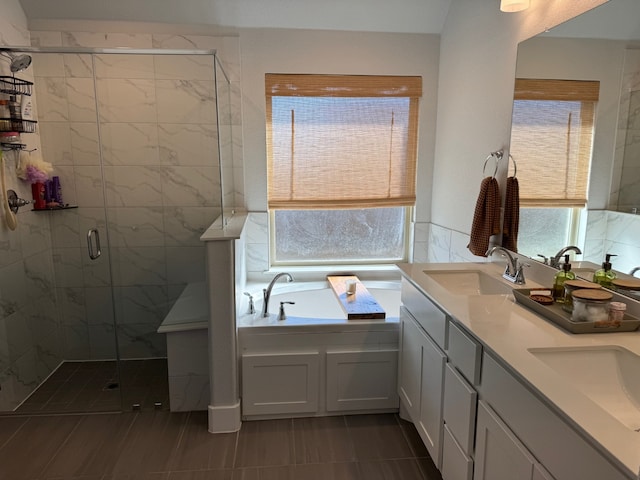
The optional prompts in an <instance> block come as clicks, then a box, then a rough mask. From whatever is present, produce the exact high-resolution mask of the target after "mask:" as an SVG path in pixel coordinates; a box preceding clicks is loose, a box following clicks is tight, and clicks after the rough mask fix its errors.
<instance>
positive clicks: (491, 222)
mask: <svg viewBox="0 0 640 480" xmlns="http://www.w3.org/2000/svg"><path fill="white" fill-rule="evenodd" d="M498 233H500V189H499V187H498V181H497V180H496V179H495V178H494V177H486V178H485V179H484V180H482V183H481V184H480V194H479V195H478V201H477V202H476V209H475V212H474V214H473V223H472V224H471V241H470V242H469V245H467V248H468V249H469V250H471V253H473V254H474V255H477V256H479V257H484V256H485V254H486V253H487V250H488V249H489V238H490V237H491V235H497V234H498Z"/></svg>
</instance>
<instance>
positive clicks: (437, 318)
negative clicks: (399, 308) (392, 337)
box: [401, 278, 447, 350]
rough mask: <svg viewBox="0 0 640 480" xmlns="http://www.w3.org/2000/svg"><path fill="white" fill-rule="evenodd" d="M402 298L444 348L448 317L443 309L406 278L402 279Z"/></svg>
mask: <svg viewBox="0 0 640 480" xmlns="http://www.w3.org/2000/svg"><path fill="white" fill-rule="evenodd" d="M401 299H402V304H403V305H404V306H405V307H406V308H407V310H409V312H411V315H413V317H414V318H415V319H416V321H417V322H418V323H419V324H420V326H421V327H422V328H423V329H424V330H425V331H426V332H427V333H428V334H429V336H430V337H431V338H433V340H434V341H435V342H436V344H437V345H438V346H439V347H440V348H441V349H443V350H444V349H445V341H446V332H447V317H446V315H445V314H444V313H443V312H442V310H440V309H439V308H438V307H436V306H435V305H434V304H433V302H431V300H429V299H428V298H427V297H426V296H425V295H424V294H423V293H422V292H420V291H419V290H418V289H417V288H416V287H414V286H413V285H411V284H410V283H409V282H408V281H407V280H405V279H404V278H403V279H402V291H401Z"/></svg>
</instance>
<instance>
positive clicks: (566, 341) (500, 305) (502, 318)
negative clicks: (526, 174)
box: [398, 263, 640, 480]
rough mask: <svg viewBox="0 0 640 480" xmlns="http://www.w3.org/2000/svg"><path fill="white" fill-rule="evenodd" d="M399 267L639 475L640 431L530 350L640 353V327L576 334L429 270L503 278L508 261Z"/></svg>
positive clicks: (499, 297)
mask: <svg viewBox="0 0 640 480" xmlns="http://www.w3.org/2000/svg"><path fill="white" fill-rule="evenodd" d="M398 266H399V268H400V270H401V272H402V274H403V275H404V276H405V278H407V279H408V280H409V281H410V282H411V283H412V284H413V285H415V286H416V287H417V288H418V289H420V290H421V291H422V292H423V293H425V294H426V295H427V296H428V297H429V298H430V299H431V300H433V301H434V302H435V303H436V304H437V305H439V306H440V307H441V308H442V310H444V311H446V312H447V313H449V314H450V315H451V316H452V317H453V318H455V319H456V320H457V321H458V322H459V323H461V324H462V325H464V326H465V327H466V328H467V329H468V330H469V331H470V332H471V333H473V335H475V337H476V338H477V339H478V340H479V341H480V342H481V343H482V344H483V346H484V347H485V348H486V349H488V350H489V351H491V352H493V353H494V354H495V355H496V356H497V357H498V358H500V359H502V360H503V361H504V362H505V363H506V364H508V365H509V366H510V367H511V369H512V370H513V371H514V372H515V373H516V374H517V375H519V376H520V377H521V379H522V380H524V381H525V382H528V384H529V385H530V386H531V387H533V389H534V390H536V391H537V392H538V393H539V394H540V395H541V396H542V397H544V398H546V399H547V400H548V401H549V402H550V404H551V405H552V406H554V407H555V409H556V410H557V411H558V412H559V413H561V414H562V415H564V416H565V417H566V418H567V419H568V420H569V421H570V422H571V423H573V424H575V425H576V426H577V427H578V428H580V429H582V430H583V431H584V432H585V433H586V434H587V435H588V436H590V437H591V438H592V439H593V440H594V441H595V443H596V444H598V445H599V446H600V447H601V448H600V449H601V450H602V451H604V452H606V453H608V454H609V455H610V457H611V458H612V460H614V461H615V462H616V463H619V465H620V466H622V467H624V468H626V469H627V470H628V471H629V472H630V478H636V475H637V474H638V472H639V469H640V433H637V432H634V431H632V430H630V429H629V428H627V427H626V426H625V425H623V424H622V423H620V422H619V421H618V420H617V419H616V418H614V417H613V416H612V415H610V414H609V413H607V412H606V411H605V410H604V409H603V408H601V407H600V406H598V405H597V404H596V403H595V402H593V401H592V400H591V399H589V398H588V397H587V396H586V395H584V394H583V393H582V392H580V391H579V390H577V389H576V388H575V387H574V386H572V385H571V384H570V383H568V382H567V381H566V379H565V378H563V377H562V376H560V374H558V373H556V372H555V371H554V370H552V369H551V368H550V367H548V366H547V365H546V364H545V363H543V362H542V361H541V360H539V359H538V358H536V357H535V356H534V355H533V354H531V353H530V352H529V351H528V349H533V348H548V347H579V346H611V345H615V346H620V347H623V348H625V349H627V350H629V351H631V352H632V353H634V354H636V355H640V332H630V333H594V334H572V333H569V332H565V331H564V330H562V329H561V328H559V327H557V326H555V325H554V324H552V323H551V322H549V321H547V320H545V319H544V318H542V317H540V316H539V315H537V314H536V313H534V312H533V311H531V310H529V309H527V308H526V307H523V306H521V305H520V304H517V303H516V301H515V299H514V297H513V295H512V294H509V295H472V296H466V295H455V294H452V293H451V292H449V291H448V290H446V289H445V288H443V287H442V286H441V285H440V284H438V283H437V282H436V281H434V280H433V279H432V278H431V277H429V276H428V275H425V274H424V271H428V270H440V271H442V270H461V269H469V270H476V271H478V270H479V271H484V272H485V273H489V274H490V275H492V276H495V277H496V278H500V277H501V274H502V271H503V268H504V264H499V263H440V264H438V263H425V264H418V263H416V264H400V265H398ZM505 283H508V282H506V281H505ZM512 286H513V287H514V288H520V286H517V285H512ZM541 286H546V287H549V286H550V285H540V284H538V283H536V282H533V281H530V280H527V283H526V285H523V286H522V288H537V287H541ZM638 375H639V376H640V371H639V372H638ZM603 480H604V479H603Z"/></svg>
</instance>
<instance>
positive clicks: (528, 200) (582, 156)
mask: <svg viewBox="0 0 640 480" xmlns="http://www.w3.org/2000/svg"><path fill="white" fill-rule="evenodd" d="M599 89H600V82H596V81H578V80H541V79H517V80H516V88H515V95H514V108H513V123H512V130H511V146H510V153H511V154H512V155H513V157H514V158H515V159H516V162H517V176H518V179H519V184H520V204H521V206H524V207H550V206H554V207H584V206H585V205H586V203H587V185H588V181H589V167H590V164H591V152H592V144H593V130H594V118H595V108H596V103H597V101H598V96H599Z"/></svg>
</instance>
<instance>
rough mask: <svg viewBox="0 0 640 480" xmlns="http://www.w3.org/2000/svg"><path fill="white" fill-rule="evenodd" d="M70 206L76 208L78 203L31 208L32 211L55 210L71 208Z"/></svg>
mask: <svg viewBox="0 0 640 480" xmlns="http://www.w3.org/2000/svg"><path fill="white" fill-rule="evenodd" d="M72 208H78V205H62V206H59V207H46V208H32V209H31V211H32V212H55V211H57V210H71V209H72Z"/></svg>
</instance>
